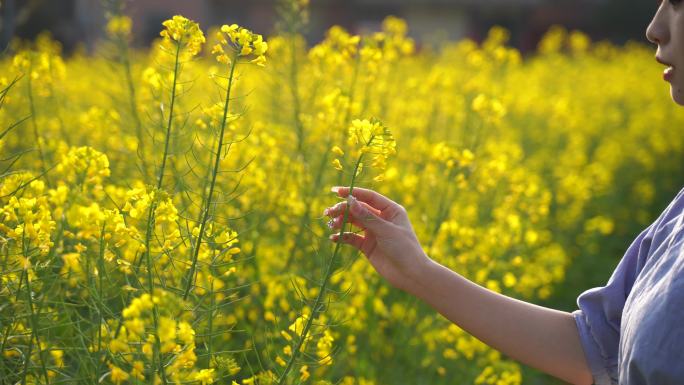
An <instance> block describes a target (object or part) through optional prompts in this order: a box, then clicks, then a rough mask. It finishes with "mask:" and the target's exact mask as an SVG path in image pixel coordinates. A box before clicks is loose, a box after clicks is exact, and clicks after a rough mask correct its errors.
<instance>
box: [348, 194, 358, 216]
mask: <svg viewBox="0 0 684 385" xmlns="http://www.w3.org/2000/svg"><path fill="white" fill-rule="evenodd" d="M347 206H349V209H350V210H351V211H352V213H354V214H355V215H358V214H360V213H361V206H360V205H359V203H358V202H357V201H356V198H354V197H353V196H351V195H350V196H348V197H347Z"/></svg>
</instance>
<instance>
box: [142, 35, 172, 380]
mask: <svg viewBox="0 0 684 385" xmlns="http://www.w3.org/2000/svg"><path fill="white" fill-rule="evenodd" d="M180 50H181V42H180V41H179V42H178V43H177V44H176V57H175V61H174V68H173V86H172V87H171V100H170V105H169V120H168V123H167V125H166V136H165V140H164V154H163V157H162V164H161V167H160V170H159V179H158V181H157V190H158V191H159V190H161V188H162V183H163V181H164V168H165V167H166V159H167V158H168V153H169V142H170V138H171V128H172V127H173V107H174V105H175V102H176V85H177V84H178V69H179V57H180ZM158 191H157V192H156V193H155V194H157V193H158ZM156 198H157V197H156V196H155V200H153V201H152V203H151V204H150V210H149V212H148V214H147V230H146V232H145V251H144V255H143V257H144V259H145V262H146V265H147V288H148V291H149V293H150V296H152V297H154V277H153V275H152V269H153V265H152V257H151V256H150V241H151V238H152V233H153V232H154V223H155V210H156V209H157V202H156ZM152 320H153V324H154V345H155V346H154V350H155V352H154V355H153V356H152V366H154V365H155V362H154V361H155V360H156V359H158V360H159V364H158V365H159V368H158V370H159V372H160V375H161V378H162V382H163V383H164V385H166V384H167V383H168V381H167V379H166V372H165V371H164V363H163V359H162V354H161V340H160V339H159V309H157V304H155V303H154V301H152Z"/></svg>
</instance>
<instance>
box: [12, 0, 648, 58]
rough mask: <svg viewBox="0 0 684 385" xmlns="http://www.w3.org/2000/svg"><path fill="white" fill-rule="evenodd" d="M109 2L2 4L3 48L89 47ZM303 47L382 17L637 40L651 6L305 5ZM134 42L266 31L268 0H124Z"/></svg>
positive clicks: (439, 27) (584, 1)
mask: <svg viewBox="0 0 684 385" xmlns="http://www.w3.org/2000/svg"><path fill="white" fill-rule="evenodd" d="M102 1H104V4H106V3H107V2H109V3H110V4H111V3H113V2H116V0H59V1H54V0H2V1H1V4H2V5H0V7H1V8H2V14H3V18H2V34H1V35H0V38H2V39H3V41H2V43H4V44H3V46H4V45H5V44H6V42H7V41H8V39H9V38H10V36H13V35H18V36H22V37H27V38H31V37H33V36H35V34H37V33H38V32H39V31H40V30H43V29H49V30H51V31H52V32H53V34H54V35H55V37H56V38H58V39H60V40H62V41H63V42H64V43H65V46H66V48H67V49H69V48H71V47H73V46H74V45H75V44H76V43H78V42H83V43H85V44H86V46H87V47H90V48H92V47H93V45H94V44H95V42H96V41H97V39H98V38H99V37H100V36H101V29H102V28H101V27H102V25H103V23H104V16H103V15H104V11H105V7H106V5H102V4H103V3H102ZM310 1H311V6H310V14H311V17H310V20H311V23H310V25H309V27H308V29H307V31H305V35H306V36H307V38H308V39H309V41H310V42H312V43H315V42H316V41H319V40H320V39H322V38H323V36H324V33H325V30H326V29H327V28H329V27H330V26H332V25H334V24H338V25H342V26H344V27H346V28H348V29H350V30H351V31H353V32H362V31H364V30H377V29H378V28H379V26H380V23H381V21H382V19H383V18H384V17H385V16H387V15H396V16H399V17H402V18H405V19H406V20H407V21H408V23H409V28H410V33H411V35H412V36H413V37H414V38H416V39H418V40H419V41H422V42H430V41H434V40H440V39H459V38H462V37H470V38H473V39H476V40H480V39H482V38H483V37H484V35H485V34H486V32H487V30H488V29H489V28H490V27H491V26H493V25H501V26H504V27H506V28H508V29H509V30H510V31H511V32H512V39H511V44H513V45H515V46H517V47H518V48H520V49H522V50H530V49H534V47H535V46H536V44H537V41H538V40H539V38H540V36H541V35H542V34H543V32H545V31H546V30H547V29H548V27H549V26H551V25H553V24H562V25H565V26H567V27H568V28H576V29H582V30H584V31H585V32H588V33H589V34H590V35H591V36H592V37H594V38H595V39H604V38H609V39H611V40H613V41H615V42H624V41H625V40H627V39H638V40H642V41H643V40H644V38H643V36H644V31H645V29H646V26H647V24H648V21H649V20H650V17H651V16H652V13H653V12H654V11H655V5H654V4H652V3H649V2H646V1H642V0H575V1H569V0H310ZM125 8H126V13H128V14H129V15H131V17H132V18H133V20H134V33H135V36H136V43H137V44H140V45H144V44H147V43H149V42H150V41H151V40H152V39H153V38H154V37H156V36H157V35H158V33H159V30H160V24H161V22H162V21H163V20H165V19H167V18H169V17H170V16H172V15H175V14H182V15H184V16H186V17H188V18H191V19H193V20H196V21H198V22H199V23H200V25H202V27H203V28H205V29H206V28H207V27H208V26H210V25H220V24H226V23H238V24H241V25H244V26H247V27H249V28H251V29H253V30H255V31H260V32H262V33H263V34H268V33H270V32H272V31H273V26H274V23H275V21H276V19H277V14H276V0H248V1H246V0H192V1H188V0H128V1H126V2H125Z"/></svg>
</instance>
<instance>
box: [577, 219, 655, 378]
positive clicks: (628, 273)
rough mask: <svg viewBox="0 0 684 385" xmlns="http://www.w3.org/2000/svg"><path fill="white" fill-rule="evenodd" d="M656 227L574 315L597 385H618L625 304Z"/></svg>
mask: <svg viewBox="0 0 684 385" xmlns="http://www.w3.org/2000/svg"><path fill="white" fill-rule="evenodd" d="M652 228H653V225H651V226H649V227H648V228H646V229H645V230H644V231H642V232H641V234H639V236H638V237H637V238H636V239H635V240H634V242H632V244H631V245H630V247H629V248H628V249H627V252H626V253H625V255H624V256H623V257H622V260H621V261H620V263H619V264H618V266H617V268H616V269H615V271H614V272H613V275H612V276H611V277H610V279H609V280H608V283H607V284H606V286H603V287H596V288H593V289H589V290H587V291H585V292H584V293H582V294H581V295H580V296H579V297H578V298H577V305H578V306H579V310H575V311H574V312H573V313H572V315H573V317H574V319H575V323H576V325H577V329H578V331H579V336H580V342H581V345H582V349H583V350H584V355H585V357H586V359H587V363H588V365H589V368H590V370H591V373H592V376H593V377H594V383H595V384H597V385H617V383H618V346H619V342H620V320H621V318H622V310H623V308H624V306H625V301H626V299H627V296H628V295H629V293H630V291H631V289H632V286H633V284H634V281H635V279H636V276H637V275H638V273H639V270H640V269H641V268H642V267H643V263H642V262H643V260H640V259H642V258H643V255H644V254H645V253H646V252H647V251H648V249H649V247H650V243H651V240H652V233H651V230H652Z"/></svg>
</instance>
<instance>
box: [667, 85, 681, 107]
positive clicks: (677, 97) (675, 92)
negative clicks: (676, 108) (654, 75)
mask: <svg viewBox="0 0 684 385" xmlns="http://www.w3.org/2000/svg"><path fill="white" fill-rule="evenodd" d="M683 91H684V90H683V89H682V88H681V87H678V86H676V85H674V84H672V85H670V96H671V97H672V100H673V101H674V102H675V103H677V104H679V105H680V106H683V107H684V92H683Z"/></svg>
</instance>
